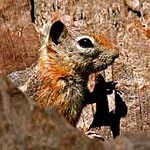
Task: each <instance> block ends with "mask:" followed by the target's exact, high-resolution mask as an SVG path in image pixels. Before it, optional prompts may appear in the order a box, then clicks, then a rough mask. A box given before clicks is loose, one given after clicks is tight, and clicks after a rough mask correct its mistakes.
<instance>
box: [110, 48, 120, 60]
mask: <svg viewBox="0 0 150 150" xmlns="http://www.w3.org/2000/svg"><path fill="white" fill-rule="evenodd" d="M110 52H111V55H112V57H113V59H116V58H118V57H119V50H118V48H116V47H114V48H112V49H110Z"/></svg>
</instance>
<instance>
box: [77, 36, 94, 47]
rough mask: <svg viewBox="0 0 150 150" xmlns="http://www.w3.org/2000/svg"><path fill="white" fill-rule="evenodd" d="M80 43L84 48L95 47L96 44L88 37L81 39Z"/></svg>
mask: <svg viewBox="0 0 150 150" xmlns="http://www.w3.org/2000/svg"><path fill="white" fill-rule="evenodd" d="M78 44H79V45H80V47H82V48H93V47H94V45H93V43H92V41H91V40H90V39H88V38H83V39H80V40H79V41H78Z"/></svg>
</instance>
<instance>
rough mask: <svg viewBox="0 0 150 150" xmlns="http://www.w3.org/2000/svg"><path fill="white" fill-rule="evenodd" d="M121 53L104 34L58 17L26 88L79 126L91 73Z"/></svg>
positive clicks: (43, 104)
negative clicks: (74, 27) (72, 26)
mask: <svg viewBox="0 0 150 150" xmlns="http://www.w3.org/2000/svg"><path fill="white" fill-rule="evenodd" d="M117 57H118V50H117V48H115V47H114V46H113V45H111V44H110V43H109V42H108V41H107V40H106V39H105V38H104V37H103V35H102V34H95V33H93V32H90V31H88V32H87V31H86V30H84V31H78V30H71V29H68V28H67V27H66V26H65V25H64V23H63V22H62V21H60V20H57V21H55V22H54V23H53V24H52V25H51V27H50V32H49V39H48V41H47V43H46V44H44V46H42V48H41V54H40V58H39V61H38V64H37V66H36V71H35V73H34V74H33V75H32V77H31V78H30V79H29V81H28V82H27V83H26V85H25V86H24V88H23V89H24V91H25V92H26V93H27V95H29V96H31V97H32V98H33V100H34V101H35V102H36V103H37V104H38V105H40V106H42V107H44V108H48V107H52V106H54V107H56V109H57V110H58V112H60V114H61V115H62V116H64V118H66V120H68V122H69V123H71V124H72V125H73V126H75V125H76V124H77V122H78V119H79V117H80V114H81V112H82V109H83V107H84V106H85V105H86V104H87V102H86V99H87V98H86V97H87V96H88V94H90V93H89V90H88V87H87V82H88V77H89V75H90V74H91V73H96V72H98V71H101V70H104V69H106V68H107V66H108V65H110V64H112V63H113V62H114V60H115V58H117Z"/></svg>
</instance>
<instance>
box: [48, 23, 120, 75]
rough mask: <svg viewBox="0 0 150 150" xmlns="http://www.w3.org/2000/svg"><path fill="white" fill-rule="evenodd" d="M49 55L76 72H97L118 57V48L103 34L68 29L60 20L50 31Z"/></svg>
mask: <svg viewBox="0 0 150 150" xmlns="http://www.w3.org/2000/svg"><path fill="white" fill-rule="evenodd" d="M49 44H50V49H48V51H47V52H48V53H49V56H50V57H52V59H53V61H54V59H55V62H57V64H60V65H62V66H63V65H64V66H65V65H66V67H68V68H70V71H72V72H75V73H76V74H84V75H85V74H87V75H89V74H90V73H95V72H97V71H101V70H104V69H106V68H107V66H108V65H110V64H112V63H113V62H114V60H115V58H117V57H118V55H119V53H118V50H117V49H116V48H115V47H113V45H111V44H110V42H109V41H107V40H106V39H105V38H104V36H103V35H102V34H94V33H91V32H90V31H85V30H84V31H83V30H81V31H77V30H72V31H71V30H68V29H67V27H66V26H65V25H64V24H63V23H62V22H61V21H60V20H58V21H56V22H54V23H53V24H52V26H51V28H50V33H49V40H48V45H49Z"/></svg>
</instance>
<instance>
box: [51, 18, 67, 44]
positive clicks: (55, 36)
mask: <svg viewBox="0 0 150 150" xmlns="http://www.w3.org/2000/svg"><path fill="white" fill-rule="evenodd" d="M67 33H68V31H67V28H66V26H65V25H64V24H63V23H62V22H61V21H60V20H59V21H56V22H54V23H53V24H52V26H51V28H50V33H49V40H51V41H52V42H54V43H55V44H56V45H58V44H59V43H60V42H62V40H63V39H64V38H66V37H67Z"/></svg>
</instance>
